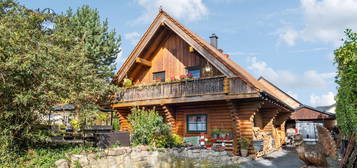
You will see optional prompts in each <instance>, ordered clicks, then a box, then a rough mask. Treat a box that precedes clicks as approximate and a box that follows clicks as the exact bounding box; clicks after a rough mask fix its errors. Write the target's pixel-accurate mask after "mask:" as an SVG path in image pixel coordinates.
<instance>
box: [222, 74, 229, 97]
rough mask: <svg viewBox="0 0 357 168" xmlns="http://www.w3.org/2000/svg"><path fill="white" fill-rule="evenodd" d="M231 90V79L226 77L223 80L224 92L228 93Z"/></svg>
mask: <svg viewBox="0 0 357 168" xmlns="http://www.w3.org/2000/svg"><path fill="white" fill-rule="evenodd" d="M229 90H230V86H229V79H228V78H224V81H223V92H224V93H226V94H228V93H229Z"/></svg>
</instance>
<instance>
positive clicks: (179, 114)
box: [175, 101, 233, 138]
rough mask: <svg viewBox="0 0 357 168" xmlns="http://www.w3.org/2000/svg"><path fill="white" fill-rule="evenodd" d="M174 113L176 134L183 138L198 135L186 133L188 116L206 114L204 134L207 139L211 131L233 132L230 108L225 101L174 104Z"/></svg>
mask: <svg viewBox="0 0 357 168" xmlns="http://www.w3.org/2000/svg"><path fill="white" fill-rule="evenodd" d="M175 112H176V113H175V114H176V130H177V134H178V135H180V136H183V137H186V136H199V135H200V133H193V132H187V125H186V124H187V123H186V116H187V115H188V114H207V132H206V134H207V137H209V138H210V137H211V131H212V129H215V128H216V129H225V130H228V131H232V130H233V128H232V118H231V111H230V107H229V106H228V105H227V103H226V102H225V101H219V102H218V101H217V102H203V103H195V104H193V103H192V104H182V105H181V104H176V106H175Z"/></svg>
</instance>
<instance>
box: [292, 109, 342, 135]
mask: <svg viewBox="0 0 357 168" xmlns="http://www.w3.org/2000/svg"><path fill="white" fill-rule="evenodd" d="M316 125H322V126H324V127H326V128H327V129H330V130H331V129H333V128H334V127H335V126H336V116H335V114H333V113H329V112H325V111H321V110H318V109H316V108H314V107H310V106H307V105H303V106H301V107H299V108H297V109H296V110H295V112H293V113H292V115H291V116H290V118H289V120H288V121H287V125H286V127H287V128H295V129H296V131H297V133H299V134H302V135H303V137H304V140H305V141H316V140H317V130H316Z"/></svg>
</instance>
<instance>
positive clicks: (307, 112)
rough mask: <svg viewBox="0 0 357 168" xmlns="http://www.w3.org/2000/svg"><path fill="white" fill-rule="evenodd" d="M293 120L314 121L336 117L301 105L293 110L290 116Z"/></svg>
mask: <svg viewBox="0 0 357 168" xmlns="http://www.w3.org/2000/svg"><path fill="white" fill-rule="evenodd" d="M290 118H291V119H293V120H316V119H335V118H336V115H335V114H333V113H329V112H324V111H320V110H318V109H316V108H314V107H311V106H308V105H303V106H301V107H299V108H297V109H296V110H295V112H293V113H292V115H291V116H290Z"/></svg>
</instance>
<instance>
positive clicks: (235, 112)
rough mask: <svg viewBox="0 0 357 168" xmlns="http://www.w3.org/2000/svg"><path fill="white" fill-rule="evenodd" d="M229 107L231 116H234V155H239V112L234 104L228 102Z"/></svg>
mask: <svg viewBox="0 0 357 168" xmlns="http://www.w3.org/2000/svg"><path fill="white" fill-rule="evenodd" d="M227 105H228V107H229V108H230V111H231V116H232V128H233V154H234V155H238V154H239V151H238V148H239V146H238V138H240V124H239V117H238V110H237V107H236V105H235V104H234V102H232V101H227Z"/></svg>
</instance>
